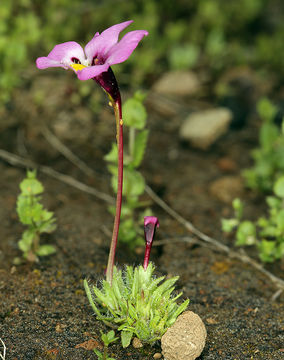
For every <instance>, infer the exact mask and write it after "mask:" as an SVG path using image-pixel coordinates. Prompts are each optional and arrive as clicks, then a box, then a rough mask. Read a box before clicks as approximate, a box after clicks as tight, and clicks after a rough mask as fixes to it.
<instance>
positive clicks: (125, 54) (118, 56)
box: [106, 30, 148, 65]
mask: <svg viewBox="0 0 284 360" xmlns="http://www.w3.org/2000/svg"><path fill="white" fill-rule="evenodd" d="M147 35H148V32H147V31H146V30H135V31H130V32H129V33H127V34H126V35H124V37H123V38H122V39H121V40H120V41H119V43H117V44H116V45H114V46H113V47H112V48H111V49H110V50H109V52H108V54H107V58H106V63H108V64H109V65H114V64H119V63H122V62H123V61H125V60H127V59H128V58H129V56H130V55H131V54H132V52H133V51H134V50H135V48H136V47H137V45H138V44H139V42H140V40H141V39H142V38H143V37H144V36H147Z"/></svg>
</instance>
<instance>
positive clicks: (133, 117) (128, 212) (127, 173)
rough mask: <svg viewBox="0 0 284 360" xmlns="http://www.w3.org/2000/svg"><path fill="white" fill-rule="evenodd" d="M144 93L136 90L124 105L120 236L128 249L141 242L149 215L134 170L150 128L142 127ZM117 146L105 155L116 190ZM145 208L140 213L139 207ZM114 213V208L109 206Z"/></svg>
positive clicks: (142, 185) (142, 184)
mask: <svg viewBox="0 0 284 360" xmlns="http://www.w3.org/2000/svg"><path fill="white" fill-rule="evenodd" d="M144 98H145V95H144V94H143V93H141V92H136V93H135V95H134V97H132V98H130V99H128V100H127V101H126V102H125V104H124V106H123V113H124V125H125V126H126V127H127V128H128V129H129V138H128V139H129V143H128V151H127V152H125V153H124V179H123V182H124V186H123V196H124V203H123V206H122V209H121V218H120V227H119V239H120V241H121V242H124V243H126V244H127V245H128V246H129V247H130V248H134V247H136V246H139V245H143V244H144V240H143V236H142V235H143V234H141V232H140V229H141V225H142V224H143V218H144V216H150V215H151V210H150V209H149V208H146V209H145V206H147V203H146V202H143V201H140V200H139V197H140V196H141V195H143V194H144V192H145V180H144V178H143V176H142V175H141V173H140V172H139V171H138V170H137V169H138V167H139V166H140V164H141V162H142V161H143V157H144V153H145V149H146V145H147V138H148V133H149V131H148V130H147V129H145V126H146V119H147V112H146V109H145V107H144V105H143V100H144ZM117 159H118V154H117V145H116V144H115V143H113V144H112V149H111V151H110V152H109V153H108V154H107V155H106V156H105V160H106V161H107V162H108V163H109V165H108V169H109V171H110V172H111V174H112V186H113V189H114V191H115V192H116V191H117ZM141 208H144V210H143V211H142V213H137V210H138V209H141ZM109 209H110V212H111V213H113V214H114V213H115V207H114V206H112V207H110V208H109Z"/></svg>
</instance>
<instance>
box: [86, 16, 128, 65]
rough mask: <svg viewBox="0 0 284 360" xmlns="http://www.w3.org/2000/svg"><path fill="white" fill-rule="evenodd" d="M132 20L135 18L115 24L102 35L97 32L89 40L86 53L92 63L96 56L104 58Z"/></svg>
mask: <svg viewBox="0 0 284 360" xmlns="http://www.w3.org/2000/svg"><path fill="white" fill-rule="evenodd" d="M132 22H133V20H129V21H125V22H123V23H120V24H116V25H113V26H111V27H110V28H108V29H106V30H105V31H103V32H102V33H101V34H100V35H99V34H98V33H96V34H95V36H94V37H93V39H92V40H91V41H89V42H88V44H87V45H86V47H85V53H86V56H87V59H88V61H89V62H90V64H91V63H92V61H93V58H94V57H97V56H99V57H102V58H104V56H105V54H106V53H107V52H108V50H109V49H110V48H111V47H112V46H113V45H115V44H116V43H117V41H118V36H119V33H120V32H121V31H122V30H124V29H125V28H126V27H127V26H129V25H130V24H131V23H132Z"/></svg>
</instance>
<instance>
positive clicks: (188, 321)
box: [161, 311, 207, 360]
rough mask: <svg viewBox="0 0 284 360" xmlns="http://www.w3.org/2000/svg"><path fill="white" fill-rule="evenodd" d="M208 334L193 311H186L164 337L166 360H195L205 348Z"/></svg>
mask: <svg viewBox="0 0 284 360" xmlns="http://www.w3.org/2000/svg"><path fill="white" fill-rule="evenodd" d="M206 336H207V332H206V328H205V325H204V323H203V321H202V320H201V319H200V317H199V316H198V315H197V314H195V313H194V312H192V311H185V312H184V313H182V314H181V315H180V316H179V317H178V318H177V320H176V322H175V323H174V325H173V326H171V327H170V328H169V329H168V330H167V331H166V333H165V334H164V335H163V336H162V339H161V345H162V350H163V355H164V358H165V360H194V359H196V358H197V357H198V356H199V355H200V354H201V353H202V350H203V348H204V346H205V340H206Z"/></svg>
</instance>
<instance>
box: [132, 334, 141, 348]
mask: <svg viewBox="0 0 284 360" xmlns="http://www.w3.org/2000/svg"><path fill="white" fill-rule="evenodd" d="M132 346H133V347H134V348H135V349H139V348H142V347H143V344H142V342H141V340H140V339H138V338H137V337H135V338H133V340H132Z"/></svg>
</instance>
